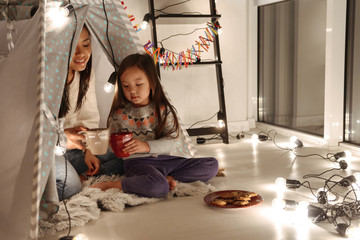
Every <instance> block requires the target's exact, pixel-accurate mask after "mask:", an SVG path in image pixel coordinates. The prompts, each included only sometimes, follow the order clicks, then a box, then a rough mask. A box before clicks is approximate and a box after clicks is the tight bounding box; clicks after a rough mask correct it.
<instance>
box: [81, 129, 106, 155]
mask: <svg viewBox="0 0 360 240" xmlns="http://www.w3.org/2000/svg"><path fill="white" fill-rule="evenodd" d="M78 133H79V134H83V135H84V136H85V141H83V142H84V143H85V147H86V149H89V150H90V151H91V153H92V154H94V155H103V154H105V153H106V152H107V149H108V146H109V129H108V128H94V129H89V130H87V131H81V132H78Z"/></svg>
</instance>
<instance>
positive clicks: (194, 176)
mask: <svg viewBox="0 0 360 240" xmlns="http://www.w3.org/2000/svg"><path fill="white" fill-rule="evenodd" d="M124 172H125V176H124V178H123V179H122V180H121V185H122V189H123V191H124V192H125V193H132V194H136V195H139V196H144V197H154V198H161V197H165V196H166V195H167V194H168V192H169V184H168V181H167V180H166V177H167V176H172V177H173V178H174V179H175V180H177V181H179V182H185V183H188V182H195V181H199V180H200V181H202V182H206V181H208V180H209V179H211V178H213V177H214V176H216V174H217V172H218V161H217V160H216V159H215V158H212V157H207V158H182V157H176V156H168V155H159V156H158V157H144V158H136V159H128V160H125V161H124Z"/></svg>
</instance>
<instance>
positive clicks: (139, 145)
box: [123, 139, 150, 154]
mask: <svg viewBox="0 0 360 240" xmlns="http://www.w3.org/2000/svg"><path fill="white" fill-rule="evenodd" d="M123 151H124V152H127V153H129V154H134V153H148V152H150V147H149V144H147V142H143V141H140V140H137V139H131V140H130V141H128V142H127V143H125V147H124V148H123Z"/></svg>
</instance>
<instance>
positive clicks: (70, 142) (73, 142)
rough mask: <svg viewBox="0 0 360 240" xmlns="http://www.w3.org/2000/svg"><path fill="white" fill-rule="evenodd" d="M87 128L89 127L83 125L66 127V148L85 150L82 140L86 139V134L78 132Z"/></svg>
mask: <svg viewBox="0 0 360 240" xmlns="http://www.w3.org/2000/svg"><path fill="white" fill-rule="evenodd" d="M86 130H88V129H87V128H85V127H81V126H79V127H73V128H67V129H64V133H65V135H66V137H67V142H66V148H67V149H80V150H85V147H84V146H83V145H82V143H81V140H85V136H84V135H82V134H78V132H81V131H86Z"/></svg>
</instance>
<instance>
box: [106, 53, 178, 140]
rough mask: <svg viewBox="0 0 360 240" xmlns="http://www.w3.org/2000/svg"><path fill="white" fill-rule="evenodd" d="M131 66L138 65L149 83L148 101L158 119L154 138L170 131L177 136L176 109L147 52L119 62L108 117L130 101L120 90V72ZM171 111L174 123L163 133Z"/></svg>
mask: <svg viewBox="0 0 360 240" xmlns="http://www.w3.org/2000/svg"><path fill="white" fill-rule="evenodd" d="M131 67H138V68H139V69H140V70H142V71H143V72H144V73H145V75H146V76H147V78H148V80H149V83H150V96H149V98H150V101H152V102H154V103H155V112H156V113H157V114H156V115H157V120H158V126H157V128H156V130H155V135H156V139H159V138H161V137H169V136H170V135H171V134H172V133H175V132H176V137H178V136H179V121H178V118H177V114H176V110H175V108H174V106H173V105H172V104H171V103H170V102H169V100H168V99H167V98H166V96H165V93H164V90H163V88H162V86H161V83H160V80H159V77H158V74H157V70H156V66H155V63H154V60H153V59H152V57H151V56H150V55H149V54H147V53H143V54H140V53H135V54H131V55H129V56H127V57H126V58H125V59H124V60H123V61H122V62H121V64H120V66H119V71H118V77H117V81H116V82H117V88H116V91H115V94H114V100H113V103H112V106H111V110H110V114H109V119H110V118H111V117H112V115H113V113H114V112H115V111H116V110H117V109H119V108H124V107H125V105H127V104H128V103H130V101H128V100H127V99H126V98H125V96H124V93H123V91H122V88H121V81H120V79H121V76H122V74H123V73H124V72H125V71H126V70H127V69H129V68H131ZM163 106H164V107H165V109H164V112H163V113H161V112H160V108H161V107H163ZM170 112H171V113H172V114H173V116H174V125H173V127H172V129H170V130H169V131H168V132H166V133H163V131H164V127H165V124H166V120H167V117H168V115H169V113H170ZM162 116H164V117H162Z"/></svg>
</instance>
